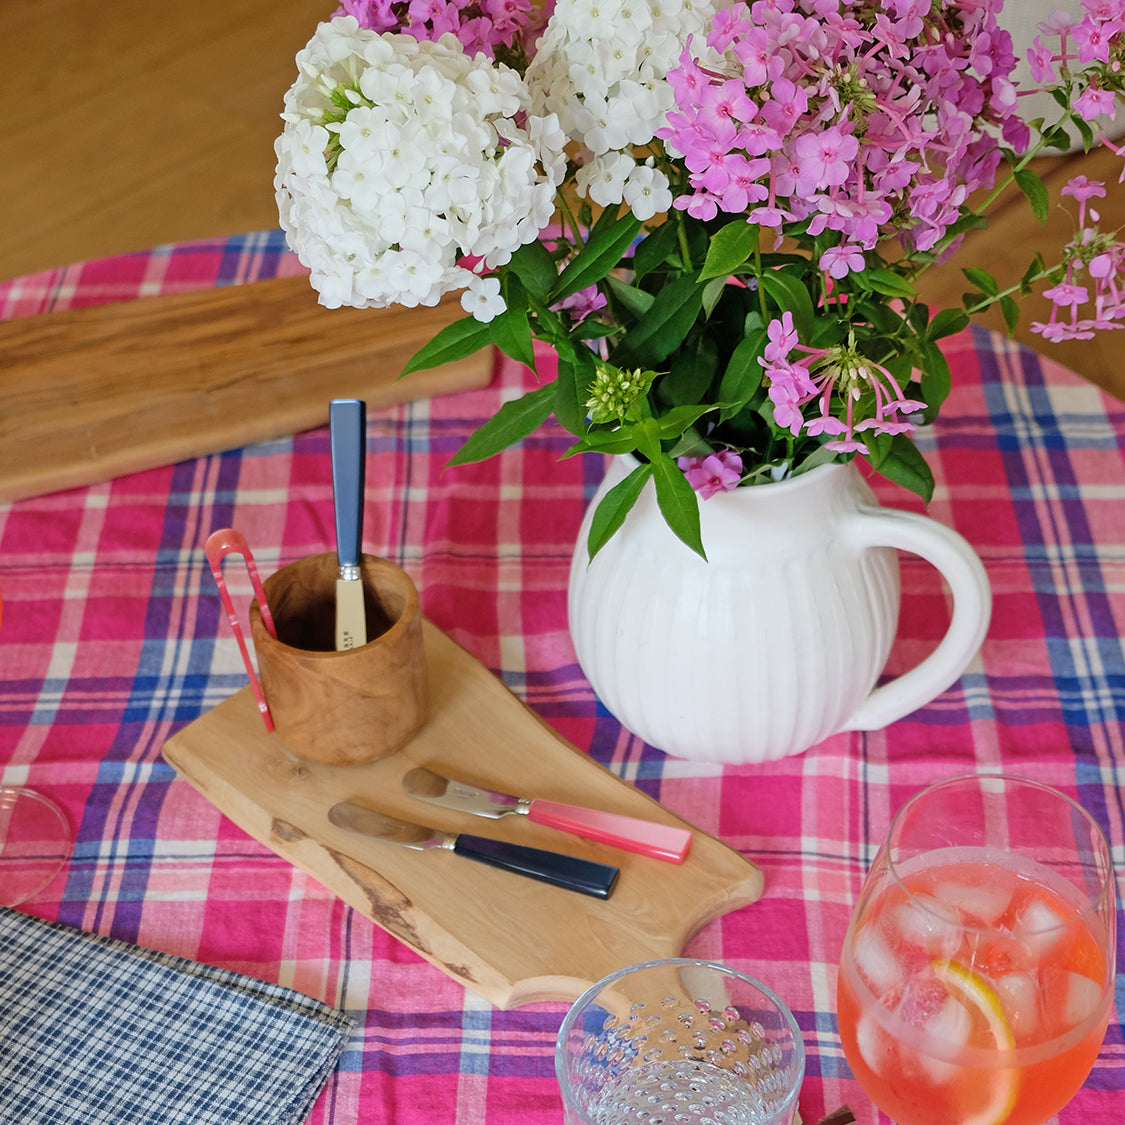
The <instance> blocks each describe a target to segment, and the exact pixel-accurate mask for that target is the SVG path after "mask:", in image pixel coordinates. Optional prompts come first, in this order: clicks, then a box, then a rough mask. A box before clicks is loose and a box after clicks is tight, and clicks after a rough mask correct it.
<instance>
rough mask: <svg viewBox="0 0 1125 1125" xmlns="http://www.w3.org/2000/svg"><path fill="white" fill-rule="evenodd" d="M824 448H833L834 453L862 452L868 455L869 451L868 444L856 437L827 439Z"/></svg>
mask: <svg viewBox="0 0 1125 1125" xmlns="http://www.w3.org/2000/svg"><path fill="white" fill-rule="evenodd" d="M824 448H825V449H831V450H832V451H833V452H834V453H862V454H863V455H864V456H867V453H868V449H867V446H866V445H864V444H863V442H862V441H856V440H855V439H854V438H846V439H845V440H844V441H826V442H825V443H824Z"/></svg>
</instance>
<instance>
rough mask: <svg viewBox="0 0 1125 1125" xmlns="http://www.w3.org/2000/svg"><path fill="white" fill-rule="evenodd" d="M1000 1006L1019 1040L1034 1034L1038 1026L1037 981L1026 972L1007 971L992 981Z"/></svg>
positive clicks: (1026, 1038)
mask: <svg viewBox="0 0 1125 1125" xmlns="http://www.w3.org/2000/svg"><path fill="white" fill-rule="evenodd" d="M992 986H993V988H994V989H995V990H996V995H997V997H998V998H999V1000H1000V1007H1001V1008H1003V1009H1004V1015H1005V1016H1006V1017H1007V1020H1008V1024H1009V1025H1010V1027H1011V1029H1012V1034H1013V1035H1015V1037H1016V1040H1017V1041H1019V1042H1023V1041H1026V1040H1028V1039H1030V1038H1032V1037H1033V1036H1034V1035H1035V1032H1036V1030H1037V1029H1038V1027H1039V982H1038V980H1036V978H1035V977H1033V976H1031V975H1030V974H1028V973H1008V974H1007V975H1005V976H1002V977H996V978H995V979H994V980H993V981H992Z"/></svg>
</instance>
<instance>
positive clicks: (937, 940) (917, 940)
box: [890, 895, 961, 959]
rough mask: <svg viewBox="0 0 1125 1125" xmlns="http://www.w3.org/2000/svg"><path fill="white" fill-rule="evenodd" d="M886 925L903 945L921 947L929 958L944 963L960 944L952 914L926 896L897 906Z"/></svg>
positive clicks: (955, 918)
mask: <svg viewBox="0 0 1125 1125" xmlns="http://www.w3.org/2000/svg"><path fill="white" fill-rule="evenodd" d="M890 924H891V925H892V926H893V927H894V929H895V930H896V931H897V932H898V933H899V934H901V935H902V938H903V940H904V941H906V942H909V943H911V944H913V945H918V946H921V948H922V949H923V950H925V952H926V953H927V955H928V956H930V957H931V958H932V957H941V958H945V959H948V958H950V957H952V956H953V954H954V953H955V952H956V951H957V947H958V946H959V945H960V944H961V932H960V929H959V926H960V919H959V918H958V916H957V913H956V911H955V910H950V908H949V907H948V906H945V905H944V904H942V903H941V902H939V901H938V900H937V899H936V898H932V897H931V896H929V895H914V896H913V897H912V898H911V899H910V900H909V901H908V902H904V903H902V904H900V905H899V906H898V907H897V908H896V909H895V911H894V913H893V916H892V918H891V922H890Z"/></svg>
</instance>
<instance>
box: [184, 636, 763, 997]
mask: <svg viewBox="0 0 1125 1125" xmlns="http://www.w3.org/2000/svg"><path fill="white" fill-rule="evenodd" d="M425 643H426V653H427V662H428V668H429V682H430V702H429V711H428V715H427V721H426V725H425V726H424V727H423V728H422V730H421V731H420V732H419V733H418V735H417V736H416V737H415V739H414V740H413V741H411V742H410V743H408V744H407V746H406V747H404V748H403V749H402V750H401V751H399V753H397V754H394V755H392V756H391V757H389V758H384V759H382V760H381V761H378V762H375V763H373V764H371V765H367V766H362V767H356V768H351V769H332V768H330V767H326V766H318V765H312V764H309V763H306V762H302V761H300V760H299V759H297V758H296V757H294V756H293V755H292V754H291V753H290V752H289V751H288V749H287V748H286V746H285V744H284V743H283V742H282V741H281V739H280V738H279V737H278V736H277V735H269V734H267V733H266V731H265V728H264V726H263V724H262V722H261V719H260V716H259V714H258V711H257V708H256V706H255V704H254V699H253V696H252V694H251V692H250V689H249V688H244V689H243V690H242V691H240V692H238V693H237V694H236V695H234V696H232V697H231V698H230V699H228V700H227V701H226V702H224V703H222V704H220V705H219V706H218V707H216V708H215V709H214V710H213V711H210V712H209V713H208V714H206V715H204V716H202V717H201V718H199V719H197V720H196V721H195V722H194V723H192V724H190V725H189V726H187V727H185V728H184V729H183V730H182V731H180V732H179V733H178V734H176V735H174V736H173V737H172V738H170V739H169V740H168V741H167V742H166V743H165V745H164V757H165V758H166V759H167V760H168V762H169V763H170V764H171V765H172V766H173V768H174V769H175V770H176V771H177V773H178V774H179V775H180V776H181V777H182V778H183V779H185V780H186V781H188V782H189V783H190V784H191V785H193V786H194V787H195V788H196V789H197V790H198V791H199V792H200V793H202V794H203V795H204V796H205V797H207V798H208V799H209V800H210V801H212V802H213V803H214V804H215V805H217V806H218V808H220V809H221V810H222V811H223V812H224V813H226V815H227V816H229V817H230V818H231V819H232V820H234V821H235V823H237V824H238V825H239V826H240V827H242V828H243V829H244V830H245V831H246V832H248V833H249V834H250V835H251V836H253V837H255V838H256V839H257V840H259V841H261V842H262V843H263V844H265V845H266V846H267V847H270V848H272V849H273V850H274V851H276V852H277V853H278V854H280V855H282V856H284V857H285V858H286V859H288V860H290V861H291V862H292V863H294V864H295V865H296V866H297V867H299V868H301V870H303V871H305V872H307V873H308V874H310V875H311V876H312V877H313V878H315V879H317V880H319V881H320V882H321V883H323V884H324V886H326V887H328V888H329V889H330V890H332V891H333V892H334V893H336V894H337V895H339V896H340V897H341V898H342V899H344V901H346V902H348V903H350V904H351V905H352V906H353V907H355V909H356V910H358V911H359V912H360V913H361V914H363V915H365V916H366V917H367V918H369V919H371V921H373V922H375V923H376V924H377V925H379V926H381V927H382V928H383V929H385V930H386V931H388V932H389V933H391V934H394V935H395V936H396V937H398V938H399V939H400V940H401V941H403V942H404V943H406V944H407V945H409V946H410V947H411V948H412V949H414V950H415V951H416V952H417V953H419V954H420V955H421V956H422V957H425V958H426V959H427V960H429V961H430V962H432V963H433V964H434V965H436V966H437V967H438V968H440V969H441V970H442V971H443V972H446V973H448V974H449V975H450V976H451V977H453V978H454V979H456V980H458V981H459V982H461V983H462V984H464V985H466V986H467V987H468V988H470V989H472V990H473V991H475V992H477V993H479V994H480V995H481V996H483V997H485V998H486V999H488V1000H489V1001H491V1002H492V1003H494V1004H496V1005H498V1006H500V1007H505V1008H508V1007H517V1006H519V1005H522V1004H529V1003H532V1002H535V1001H539V1000H564V1001H569V1000H573V999H574V998H575V997H577V996H578V995H579V994H580V993H581V992H582V991H584V990H585V988H586V987H588V986H589V985H590V984H591V983H593V982H594V981H595V980H598V979H600V978H601V977H602V976H604V975H606V974H607V973H610V972H612V971H613V970H615V969H618V968H621V967H622V966H624V965H627V964H630V963H632V962H635V961H644V960H648V959H652V958H659V957H670V956H676V955H678V954H679V953H680V952H681V951H682V949H683V946H684V943H685V942H686V941H687V939H688V938H689V937H690V936H691V934H692V933H694V932H695V930H697V929H698V928H699V927H700V926H701V925H703V924H704V923H705V922H707V921H709V920H710V919H711V918H715V917H718V916H719V915H721V914H725V913H727V912H729V911H731V910H735V909H738V908H740V907H743V906H746V905H748V904H750V903H752V902H754V901H756V900H757V899H758V898H759V897H761V893H762V874H761V871H760V870H759V869H758V867H757V866H756V865H755V864H753V863H751V862H750V861H749V860H747V859H746V858H744V857H743V856H741V855H740V854H739V853H738V852H735V851H733V850H732V849H730V848H728V847H727V846H726V845H724V844H722V843H720V842H719V841H718V840H716V839H714V838H713V837H711V836H708V835H706V834H705V833H703V832H700V831H699V830H698V829H694V837H693V841H692V847H691V850H690V851H689V853H688V856H687V859H686V860H685V862H684V863H683V864H682V865H674V864H668V863H664V862H662V861H660V860H656V859H650V858H647V857H645V856H640V855H636V854H634V853H631V852H625V851H621V850H618V849H616V848H611V847H609V846H608V845H604V844H597V843H593V842H591V841H588V840H583V839H580V838H579V837H577V836H571V835H568V834H566V833H563V832H559V831H557V830H555V829H550V828H545V827H543V826H541V825H537V824H533V823H531V822H530V821H528V820H527V819H526V818H524V817H505V818H503V819H501V820H496V821H488V820H482V819H479V818H475V817H468V816H464V815H461V814H458V813H456V812H453V811H450V810H444V809H438V808H435V807H434V806H432V805H428V804H425V803H424V802H421V801H419V800H416V799H415V798H412V797H409V796H407V795H406V794H405V793H404V792H403V789H402V784H401V782H402V777H403V775H404V774H405V773H406V772H407V771H408V770H410V769H413V768H414V767H415V766H419V765H426V766H432V767H433V768H435V769H438V770H446V771H448V772H449V773H450V774H453V775H455V776H460V777H463V778H465V780H468V781H473V782H476V783H479V784H483V785H487V786H490V787H493V788H503V789H505V790H508V791H512V792H518V793H523V794H528V795H534V796H542V797H549V798H551V799H555V800H560V801H566V802H569V803H572V804H580V805H589V806H593V807H597V808H602V809H605V810H607V811H609V812H617V813H623V814H625V815H629V816H639V817H644V818H647V819H650V820H657V821H660V822H662V823H665V824H676V825H680V826H683V825H684V821H682V820H681V819H680V818H678V817H676V816H675V815H674V814H672V813H671V812H669V811H668V810H667V809H665V808H664V807H663V806H662V805H660V804H658V803H657V802H655V801H653V800H652V799H651V798H649V797H648V796H646V795H645V794H644V793H641V792H640V791H639V790H637V789H634V788H633V787H632V786H630V785H627V784H626V783H624V782H623V781H621V780H620V779H619V778H618V777H616V776H615V775H614V774H612V773H610V772H609V771H608V770H606V769H604V768H603V767H602V766H601V765H599V764H598V763H597V762H595V761H593V760H592V759H591V758H589V757H588V756H587V755H585V754H583V753H581V752H580V751H578V750H577V749H576V748H575V747H573V746H572V745H571V744H570V743H568V742H566V741H565V740H564V739H562V738H560V737H559V735H558V734H556V733H555V732H554V731H553V730H551V729H550V728H549V727H548V726H547V725H546V724H545V723H543V722H542V720H540V719H539V717H538V716H536V715H535V714H534V713H533V712H532V711H530V710H529V709H528V708H527V707H525V706H524V705H523V704H522V703H521V702H520V701H519V700H518V699H517V698H516V697H515V696H514V695H512V693H511V692H509V691H508V689H507V688H506V687H504V685H503V684H502V683H500V681H499V680H498V679H496V677H495V676H493V675H492V674H491V673H490V672H489V671H488V670H487V669H486V668H485V667H484V666H483V665H482V664H480V663H479V661H477V660H475V659H474V658H473V657H472V656H470V655H469V654H468V653H466V652H465V650H464V649H462V648H461V647H460V646H458V645H457V644H455V643H454V642H453V641H452V640H451V639H450V638H449V637H448V636H446V635H445V634H444V633H443V632H442V631H441V630H440V629H438V628H437V627H436V626H434V625H433V624H432V623H430V622H428V621H427V622H426V623H425ZM338 800H356V801H359V802H360V803H362V804H368V805H370V806H372V807H374V808H378V809H380V810H382V811H384V812H387V813H389V814H390V815H392V816H397V817H401V818H403V819H406V820H414V821H418V822H421V823H424V824H429V825H432V826H433V827H435V828H439V829H442V830H446V831H457V832H460V831H466V832H472V833H476V834H478V835H489V836H495V837H498V838H501V839H505V840H511V841H514V842H517V843H523V844H530V845H531V846H533V847H541V848H548V849H550V850H553V851H561V852H567V853H569V854H572V855H580V856H585V857H586V858H589V859H595V860H598V861H600V862H603V863H612V864H614V865H616V866H618V867H620V868H621V876H620V878H619V880H618V884H617V887H616V889H615V890H614V893H613V895H612V897H611V898H610V899H609V900H608V901H606V902H602V901H599V900H596V899H593V898H589V897H587V896H585V895H578V894H573V893H571V892H569V891H565V890H561V889H559V888H557V887H552V886H548V885H547V884H545V883H537V882H533V881H531V880H528V879H523V878H520V877H519V876H516V875H512V874H510V873H508V872H504V871H499V870H496V869H493V868H488V867H484V866H483V865H481V864H476V863H472V862H469V861H467V860H465V859H462V858H461V857H459V856H457V855H454V854H453V853H452V852H448V851H436V850H431V851H427V852H415V851H410V850H407V849H402V848H396V847H394V846H392V845H389V844H386V843H381V842H379V841H377V840H367V839H365V838H362V837H359V836H356V835H354V834H351V833H348V832H346V831H344V830H343V829H340V828H337V827H335V826H334V825H332V824H331V823H330V822H329V820H328V815H327V814H328V809H329V808H330V807H331V805H332V804H334V803H335V802H336V801H338ZM688 827H691V826H690V825H688Z"/></svg>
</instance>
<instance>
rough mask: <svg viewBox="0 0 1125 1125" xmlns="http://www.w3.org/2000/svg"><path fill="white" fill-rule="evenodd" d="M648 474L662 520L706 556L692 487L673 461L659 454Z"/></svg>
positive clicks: (678, 536) (697, 501)
mask: <svg viewBox="0 0 1125 1125" xmlns="http://www.w3.org/2000/svg"><path fill="white" fill-rule="evenodd" d="M652 475H653V479H654V480H655V481H656V504H657V507H659V508H660V513H661V515H662V516H663V517H664V520H665V522H666V523H667V524H668V526H669V527H670V528H671V529H672V531H673V532H674V533H675V535H676V537H677V538H678V539H680V541H681V542H683V543H685V544H686V545H687V546H688V547H690V548H691V549H692V550H693V551H694V552H695V553H696V554H697V555H699V556H700V557H701V558H703V559H706V558H707V553H706V551H704V550H703V536H702V533H701V531H700V527H699V499H698V497H697V496H696V495H695V489H693V488H692V487H691V485H690V484H688V482H687V478H686V477H685V476H684V474H683V473H681V472H680V470H679V467H678V466H677V465H676V462H675V461H673V460H672V459H671V457H668V456H666V455H664V454H663V453H662V454H660V455H659V456H658V457H657V458H656V460H655V461H654V462H653V466H652Z"/></svg>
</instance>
